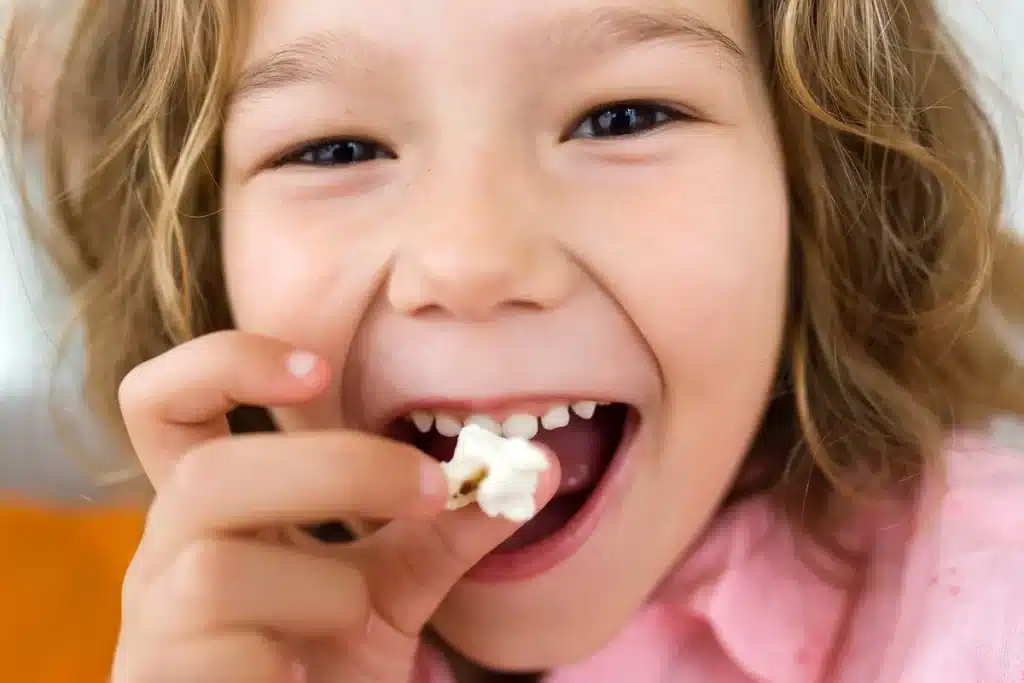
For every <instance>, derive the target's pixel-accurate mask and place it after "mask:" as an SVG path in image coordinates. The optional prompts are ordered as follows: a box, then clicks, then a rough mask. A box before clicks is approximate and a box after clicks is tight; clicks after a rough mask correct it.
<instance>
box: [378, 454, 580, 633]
mask: <svg viewBox="0 0 1024 683" xmlns="http://www.w3.org/2000/svg"><path fill="white" fill-rule="evenodd" d="M548 460H549V461H550V462H551V467H549V468H548V469H547V470H546V471H545V472H544V473H543V475H542V478H541V482H540V487H539V489H538V491H537V493H536V500H537V503H538V506H543V505H546V504H547V503H548V501H550V500H551V497H552V496H553V495H554V493H555V490H556V489H557V488H558V481H559V478H560V473H559V469H558V460H557V458H555V457H554V456H552V455H550V454H549V455H548ZM519 526H521V525H517V524H513V523H512V522H509V521H506V520H504V519H500V518H496V519H491V518H488V517H487V516H485V515H484V514H483V512H482V511H481V510H480V509H479V508H478V507H477V506H476V505H471V506H468V507H465V508H462V509H460V510H456V511H454V512H451V513H445V514H442V515H439V516H437V517H434V518H432V519H425V520H423V519H421V520H396V521H394V522H392V523H390V524H388V525H387V526H385V527H384V528H383V529H381V530H380V531H379V532H377V533H376V534H374V535H373V536H370V537H369V538H367V539H365V541H364V542H361V544H360V547H359V548H358V553H359V554H360V557H359V558H358V559H359V561H360V562H361V563H362V564H363V576H364V577H365V578H366V581H367V583H368V586H369V591H370V600H371V603H372V604H373V609H374V611H375V612H377V613H378V614H379V615H380V616H381V617H382V618H383V619H384V620H385V621H387V622H388V623H389V624H391V626H392V627H394V628H395V629H397V630H398V631H400V632H401V633H404V634H406V635H408V636H414V635H416V634H418V633H419V632H420V631H421V630H422V628H423V626H424V624H426V622H427V621H428V620H429V619H430V617H431V616H432V615H433V614H434V612H435V611H436V610H437V608H438V606H439V605H440V604H441V601H442V600H444V598H445V596H446V595H447V594H448V593H449V591H451V589H452V587H453V586H454V585H455V584H456V583H457V582H458V581H459V580H461V579H462V577H463V576H465V574H466V573H467V572H468V571H469V570H470V569H472V568H473V566H474V565H475V564H476V563H477V562H479V561H480V560H481V559H483V557H484V556H485V555H486V554H487V553H489V552H491V551H492V550H494V549H495V548H496V547H497V546H498V545H500V544H501V543H502V542H503V541H505V540H506V539H507V538H508V537H509V536H511V535H512V534H513V533H514V532H515V531H516V529H518V528H519Z"/></svg>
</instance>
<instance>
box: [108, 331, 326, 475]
mask: <svg viewBox="0 0 1024 683" xmlns="http://www.w3.org/2000/svg"><path fill="white" fill-rule="evenodd" d="M329 383H330V368H329V367H328V365H327V363H326V362H324V361H323V360H321V359H319V358H318V357H316V356H315V355H313V354H311V353H308V352H305V351H302V350H299V349H296V348H295V347H294V346H292V345H290V344H288V343H286V342H283V341H280V340H277V339H271V338H269V337H261V336H258V335H254V334H249V333H245V332H239V331H228V332H217V333H214V334H210V335H207V336H205V337H200V338H198V339H195V340H193V341H190V342H188V343H185V344H182V345H181V346H178V347H175V348H173V349H171V350H170V351H168V352H166V353H164V354H163V355H161V356H158V357H156V358H154V359H152V360H150V361H147V362H146V363H143V364H141V365H139V366H138V367H136V368H135V369H134V370H132V371H131V372H130V373H128V375H127V376H126V377H125V378H124V380H123V381H122V383H121V388H120V391H119V394H118V399H119V401H120V405H121V414H122V416H123V418H124V423H125V428H126V429H127V431H128V437H129V439H130V440H131V443H132V447H133V448H134V449H135V452H136V455H137V457H138V458H139V461H140V463H141V464H142V467H143V469H144V470H145V471H146V475H147V476H148V477H149V479H150V481H151V482H152V483H153V485H154V486H159V485H160V484H161V483H162V482H164V481H165V480H166V479H167V476H168V474H169V473H170V471H171V470H172V469H173V466H174V464H175V463H176V462H177V461H178V459H180V458H181V456H183V455H184V454H185V453H188V452H189V451H191V450H192V449H194V448H196V447H197V446H199V445H200V444H202V443H205V442H208V441H212V440H215V439H219V438H223V437H225V436H228V435H229V433H230V430H229V428H228V422H227V414H228V413H229V412H230V411H231V410H233V409H235V408H237V407H238V406H240V405H260V406H274V407H276V406H286V405H297V404H301V403H304V402H306V401H309V400H312V399H313V398H314V397H316V396H317V395H318V394H319V393H320V392H322V391H324V389H326V388H327V386H328V385H329Z"/></svg>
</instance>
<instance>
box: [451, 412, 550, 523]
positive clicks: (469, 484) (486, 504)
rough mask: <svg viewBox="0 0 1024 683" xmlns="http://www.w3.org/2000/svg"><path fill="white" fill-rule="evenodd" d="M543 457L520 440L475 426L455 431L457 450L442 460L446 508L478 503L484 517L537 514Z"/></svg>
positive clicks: (545, 465)
mask: <svg viewBox="0 0 1024 683" xmlns="http://www.w3.org/2000/svg"><path fill="white" fill-rule="evenodd" d="M550 466H551V465H550V463H549V462H548V459H547V456H545V455H544V452H543V451H541V450H540V449H539V448H537V447H536V446H534V445H533V444H531V443H530V442H529V441H526V440H524V439H505V438H503V437H501V436H499V435H497V434H494V433H492V432H489V431H487V430H486V429H484V428H483V427H480V426H479V425H473V424H470V425H466V426H465V427H463V428H462V431H460V432H459V440H458V442H456V444H455V454H454V455H453V456H452V459H451V460H450V461H448V462H445V463H441V467H442V468H443V469H444V473H445V476H446V477H447V478H448V503H447V505H446V508H447V509H449V510H457V509H459V508H461V507H465V506H466V505H469V504H470V503H474V502H475V503H476V504H477V505H479V506H480V509H481V510H483V511H484V513H485V514H486V515H487V516H488V517H498V516H501V517H504V518H505V519H508V520H510V521H512V522H525V521H527V520H529V519H531V518H532V517H533V516H534V515H535V514H537V503H536V501H535V500H534V496H535V495H536V493H537V487H538V486H539V485H540V475H541V472H544V471H545V470H546V469H548V467H550Z"/></svg>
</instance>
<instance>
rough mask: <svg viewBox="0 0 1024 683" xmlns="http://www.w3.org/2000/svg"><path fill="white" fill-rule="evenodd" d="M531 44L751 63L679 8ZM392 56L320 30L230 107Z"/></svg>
mask: <svg viewBox="0 0 1024 683" xmlns="http://www.w3.org/2000/svg"><path fill="white" fill-rule="evenodd" d="M529 41H530V43H531V46H532V45H536V46H538V47H545V46H546V48H545V49H547V50H551V49H553V47H557V49H558V50H560V51H562V52H565V53H570V54H572V55H573V56H574V58H589V57H594V56H599V55H602V54H607V53H609V52H613V51H616V50H623V49H627V48H630V47H634V46H637V45H641V44H645V43H651V42H660V41H668V42H679V43H683V44H687V45H702V46H709V47H711V48H713V49H715V50H717V51H718V52H720V53H721V54H722V55H723V56H724V57H726V61H727V62H728V63H730V64H731V65H732V66H735V67H736V68H738V69H742V67H743V66H744V65H745V64H746V62H747V55H746V53H745V52H744V50H743V49H742V48H741V47H740V46H739V44H738V43H737V42H736V41H735V40H733V39H732V38H731V37H730V36H729V35H728V34H726V33H725V32H724V31H722V30H720V29H718V28H716V27H714V26H712V25H711V24H710V23H708V22H706V21H704V20H703V19H701V18H700V17H698V16H696V15H694V14H693V13H691V12H687V11H685V10H679V9H671V10H669V9H662V10H636V9H630V8H620V7H616V8H604V9H598V10H588V11H577V12H570V13H568V14H564V15H561V16H560V17H558V18H557V19H556V20H555V21H553V22H551V23H550V24H548V25H547V26H545V27H543V28H542V30H541V31H539V32H533V33H531V35H530V37H529ZM393 60H394V55H393V53H391V52H389V51H387V50H385V49H384V48H382V47H381V46H380V45H377V44H376V43H375V42H373V41H370V40H368V39H367V38H366V37H364V36H362V35H358V34H353V33H348V32H339V31H330V30H329V31H320V32H317V33H312V34H309V35H307V36H304V37H301V38H299V39H297V40H294V41H292V42H290V43H288V44H286V45H284V46H283V47H281V48H279V49H277V50H275V51H274V52H272V53H271V54H269V55H267V56H265V57H263V58H261V59H258V60H256V61H255V62H253V63H252V64H250V65H248V66H246V67H245V68H244V69H243V70H242V72H241V74H240V75H239V77H238V79H237V81H236V84H235V87H234V88H233V90H232V92H231V95H230V97H229V102H230V103H231V104H237V103H239V102H242V101H244V100H249V99H253V98H255V97H257V96H259V95H261V94H267V93H269V92H271V91H275V90H279V89H284V88H287V87H292V86H296V85H303V84H311V83H326V82H329V81H331V80H332V79H333V78H334V77H335V75H336V73H337V72H338V71H339V69H340V68H341V67H343V66H347V67H349V68H350V69H355V70H357V71H360V72H363V73H364V74H366V75H369V76H372V73H373V70H372V65H373V64H380V63H386V62H388V61H393Z"/></svg>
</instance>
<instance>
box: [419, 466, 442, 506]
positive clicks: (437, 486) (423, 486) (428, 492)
mask: <svg viewBox="0 0 1024 683" xmlns="http://www.w3.org/2000/svg"><path fill="white" fill-rule="evenodd" d="M420 493H422V494H423V495H424V496H427V497H429V498H435V497H438V496H447V495H448V480H447V479H445V476H444V470H442V469H441V465H439V464H438V463H436V462H433V461H427V462H424V463H423V464H422V465H421V466H420Z"/></svg>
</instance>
